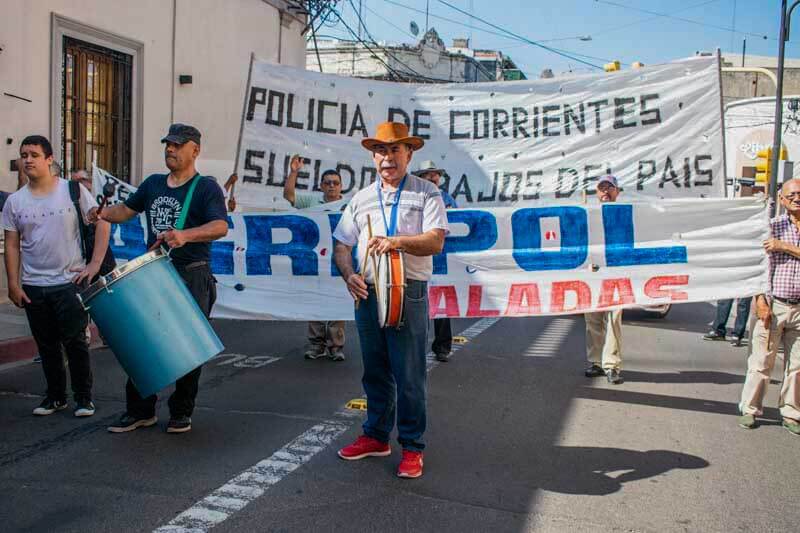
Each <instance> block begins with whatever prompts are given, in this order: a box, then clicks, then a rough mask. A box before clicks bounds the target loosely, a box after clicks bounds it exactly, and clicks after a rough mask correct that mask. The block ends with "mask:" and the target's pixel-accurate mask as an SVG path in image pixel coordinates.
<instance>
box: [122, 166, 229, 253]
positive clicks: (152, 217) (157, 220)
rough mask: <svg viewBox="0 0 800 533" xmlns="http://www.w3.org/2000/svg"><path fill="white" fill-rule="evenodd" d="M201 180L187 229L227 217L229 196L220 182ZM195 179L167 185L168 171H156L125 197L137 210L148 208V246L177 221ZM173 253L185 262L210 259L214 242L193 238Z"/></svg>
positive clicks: (207, 177) (130, 205)
mask: <svg viewBox="0 0 800 533" xmlns="http://www.w3.org/2000/svg"><path fill="white" fill-rule="evenodd" d="M199 180H200V181H198V182H197V186H196V187H195V189H194V193H193V194H192V199H191V203H190V206H189V214H188V215H187V216H186V222H185V224H184V227H183V229H189V228H196V227H198V226H202V225H203V224H207V223H209V222H211V221H212V220H227V216H228V212H227V210H226V209H225V196H224V195H223V194H222V189H221V188H220V186H219V185H218V184H217V182H216V181H215V180H214V178H212V177H209V176H200V178H199ZM191 183H192V180H189V181H187V182H186V183H184V184H183V185H181V186H180V187H175V188H172V187H169V186H168V185H167V174H152V175H151V176H150V177H148V178H147V179H146V180H144V183H142V184H141V185H140V186H139V188H138V189H137V190H136V192H135V193H133V194H132V195H131V196H129V197H128V199H127V200H125V205H126V206H128V207H129V208H130V209H133V210H134V211H136V212H137V213H141V212H143V211H144V212H145V214H146V216H147V247H148V248H149V247H150V246H152V245H153V243H155V241H156V236H157V235H158V234H159V233H161V232H162V231H167V230H169V229H173V228H174V226H175V224H177V222H178V217H180V214H181V209H183V203H184V201H185V200H186V194H187V193H188V192H189V187H190V186H191ZM170 257H171V258H172V260H173V261H175V262H176V263H177V264H184V265H185V264H188V263H193V262H195V261H210V260H211V243H210V242H190V243H188V244H185V245H184V246H182V247H180V248H177V249H175V250H174V251H173V252H172V253H171V254H170Z"/></svg>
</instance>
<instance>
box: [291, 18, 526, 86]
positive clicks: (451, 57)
mask: <svg viewBox="0 0 800 533" xmlns="http://www.w3.org/2000/svg"><path fill="white" fill-rule="evenodd" d="M456 41H457V42H456V44H459V43H460V42H462V41H463V42H464V46H456V47H451V48H448V47H446V46H445V43H444V41H442V39H441V38H440V37H439V34H438V33H437V32H436V30H435V29H434V28H431V29H430V30H428V31H427V32H426V33H425V35H423V37H422V39H421V40H420V41H419V42H418V43H416V44H414V45H406V44H403V45H390V44H386V43H378V44H374V43H372V44H370V43H366V42H356V41H342V40H338V39H317V47H316V48H315V47H314V43H313V41H311V42H309V47H308V49H307V51H306V68H307V69H309V70H316V71H321V72H324V73H326V74H337V75H339V76H351V77H356V78H369V79H374V80H391V81H403V82H416V83H465V82H481V81H496V80H502V79H505V78H504V76H503V69H502V65H508V64H509V63H508V62H509V61H510V60H507V58H504V57H503V56H502V54H500V53H499V52H493V51H489V50H471V49H470V48H469V46H468V43H467V42H466V40H465V39H457V40H456ZM511 64H512V65H513V62H511ZM513 68H514V69H516V67H515V66H514V67H513ZM510 70H511V69H509V72H510ZM518 72H519V71H518ZM519 74H521V72H519ZM509 79H511V78H509ZM516 79H524V78H519V77H517V78H516Z"/></svg>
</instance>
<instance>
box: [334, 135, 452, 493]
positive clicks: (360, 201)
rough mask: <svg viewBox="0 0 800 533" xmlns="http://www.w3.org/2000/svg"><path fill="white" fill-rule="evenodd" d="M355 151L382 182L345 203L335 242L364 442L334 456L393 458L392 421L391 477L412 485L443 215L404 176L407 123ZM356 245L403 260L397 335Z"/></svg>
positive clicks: (428, 191) (411, 140)
mask: <svg viewBox="0 0 800 533" xmlns="http://www.w3.org/2000/svg"><path fill="white" fill-rule="evenodd" d="M361 144H362V146H363V147H364V148H366V149H367V150H369V151H370V152H372V159H373V162H374V163H375V167H376V169H377V171H378V174H379V175H380V178H379V179H378V180H376V182H375V185H374V186H370V187H366V188H364V189H362V190H361V191H359V192H358V193H357V194H356V195H355V196H354V197H353V198H352V199H351V200H350V203H349V204H348V206H347V208H346V209H345V211H344V213H343V215H342V218H341V220H340V221H339V224H338V225H337V226H336V230H335V231H334V234H333V237H334V239H335V240H336V248H335V260H336V266H337V267H338V268H339V271H340V272H341V274H342V279H343V280H344V281H345V283H346V284H347V289H348V291H349V292H350V295H351V296H352V297H353V299H354V300H356V306H355V319H356V326H357V328H358V335H359V339H360V341H361V352H362V359H363V366H364V374H363V376H362V380H361V382H362V385H363V387H364V392H365V393H366V396H367V420H366V421H365V422H364V424H363V426H362V427H363V435H361V436H359V437H358V439H356V441H355V442H353V443H352V444H350V445H349V446H345V447H344V448H342V449H341V450H339V452H338V455H339V457H341V458H342V459H346V460H350V461H353V460H358V459H364V458H366V457H370V456H378V457H385V456H388V455H391V453H392V450H391V447H390V445H389V436H390V433H391V431H392V429H393V427H394V426H395V415H396V420H397V424H396V425H397V432H398V441H399V442H400V445H401V446H402V448H403V453H402V460H401V461H400V465H399V467H398V469H397V475H398V477H401V478H418V477H420V476H421V475H422V469H423V450H424V448H425V443H424V441H423V433H424V432H425V427H426V406H425V395H426V392H425V388H426V361H425V352H426V343H427V334H428V283H427V282H428V280H429V279H430V277H431V275H432V273H433V259H432V256H434V255H436V254H438V253H441V251H442V248H443V246H444V238H445V235H446V234H447V233H448V231H449V230H448V225H447V215H446V213H445V208H444V203H443V201H442V194H441V192H440V191H439V189H438V188H436V187H435V186H434V185H433V184H432V183H430V182H427V181H425V180H422V179H420V178H418V177H416V176H413V175H409V174H408V172H407V171H408V165H409V163H410V162H411V158H412V156H413V153H414V151H416V150H419V149H420V148H422V146H423V144H424V141H423V140H422V139H421V138H419V137H414V136H409V134H408V127H407V126H406V125H405V124H403V123H398V122H384V123H381V124H379V125H378V127H377V130H376V133H375V137H373V138H366V139H364V140H362V141H361ZM387 207H388V208H389V209H388V210H387V209H386V208H387ZM387 211H388V212H387ZM372 221H374V224H373V223H372ZM368 229H369V230H370V231H369V232H368V231H367V230H368ZM373 230H374V236H373V237H372V238H370V237H369V234H370V233H372V232H373ZM356 244H358V246H359V248H360V249H361V250H366V251H367V253H368V254H371V255H373V256H379V255H380V254H384V253H387V252H389V251H391V250H402V251H403V252H404V254H405V276H406V279H405V293H404V302H403V304H404V313H405V318H404V323H403V324H402V325H401V326H400V327H399V328H397V329H395V328H391V327H389V328H381V327H380V323H379V319H378V304H377V296H376V288H375V286H374V283H375V277H376V276H375V272H374V268H370V269H367V264H368V263H369V258H368V257H367V255H363V256H362V257H359V261H360V263H359V266H360V267H361V268H360V272H361V273H356V271H355V270H354V269H353V259H352V255H351V254H352V249H353V247H354V246H356ZM359 255H360V256H361V255H362V254H359ZM362 276H363V277H362ZM359 303H360V304H361V305H358V304H359Z"/></svg>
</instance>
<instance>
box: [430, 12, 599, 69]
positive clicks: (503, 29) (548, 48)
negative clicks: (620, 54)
mask: <svg viewBox="0 0 800 533" xmlns="http://www.w3.org/2000/svg"><path fill="white" fill-rule="evenodd" d="M437 1H438V2H439V3H440V4H444V5H446V6H447V7H449V8H450V9H454V10H455V11H458V12H459V13H461V14H463V15H466V16H468V17H469V18H471V19H474V20H477V21H480V22H482V23H484V24H486V25H487V26H489V27H491V28H494V29H496V30H500V31H502V32H505V33H507V34H509V35H511V36H513V37H516V38H517V39H519V40H522V41H525V42H527V43H529V44H532V45H533V46H538V47H539V48H542V49H544V50H547V51H549V52H552V53H554V54H557V55H559V56H562V57H566V58H568V59H571V60H573V61H577V62H578V63H582V64H584V65H588V66H590V67H594V68H596V69H600V70H603V67H601V66H600V65H595V64H594V63H589V62H588V61H584V60H583V59H580V58H577V57H575V56H574V55H570V54H568V53H565V52H563V51H561V50H557V49H555V48H551V47H549V46H546V45H544V44H541V43H538V42H536V41H532V40H530V39H528V38H527V37H523V36H522V35H519V34H516V33H514V32H512V31H510V30H507V29H505V28H503V27H500V26H498V25H496V24H492V23H491V22H488V21H486V20H483V19H481V18H479V17H476V16H475V15H473V14H471V13H468V12H466V11H464V10H463V9H461V8H460V7H456V6H454V5H453V4H451V3H449V2H445V0H437Z"/></svg>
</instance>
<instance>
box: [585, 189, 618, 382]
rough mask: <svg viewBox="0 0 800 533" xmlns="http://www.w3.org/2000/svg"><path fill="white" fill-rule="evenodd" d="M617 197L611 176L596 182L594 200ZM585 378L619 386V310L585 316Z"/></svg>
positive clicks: (616, 190)
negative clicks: (598, 379) (602, 379)
mask: <svg viewBox="0 0 800 533" xmlns="http://www.w3.org/2000/svg"><path fill="white" fill-rule="evenodd" d="M617 196H619V185H618V184H617V178H616V177H614V176H611V175H607V176H603V177H602V178H600V179H599V180H597V199H598V200H599V201H600V202H601V203H605V202H616V201H617ZM583 318H584V321H585V322H586V358H587V359H588V360H589V367H588V368H587V369H586V371H585V372H584V375H585V376H586V377H587V378H594V377H600V376H602V375H605V376H606V379H608V382H609V383H612V384H614V385H619V384H621V383H622V381H623V380H622V376H621V375H620V370H621V367H622V309H616V310H614V311H599V312H596V313H585V314H584V315H583Z"/></svg>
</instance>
